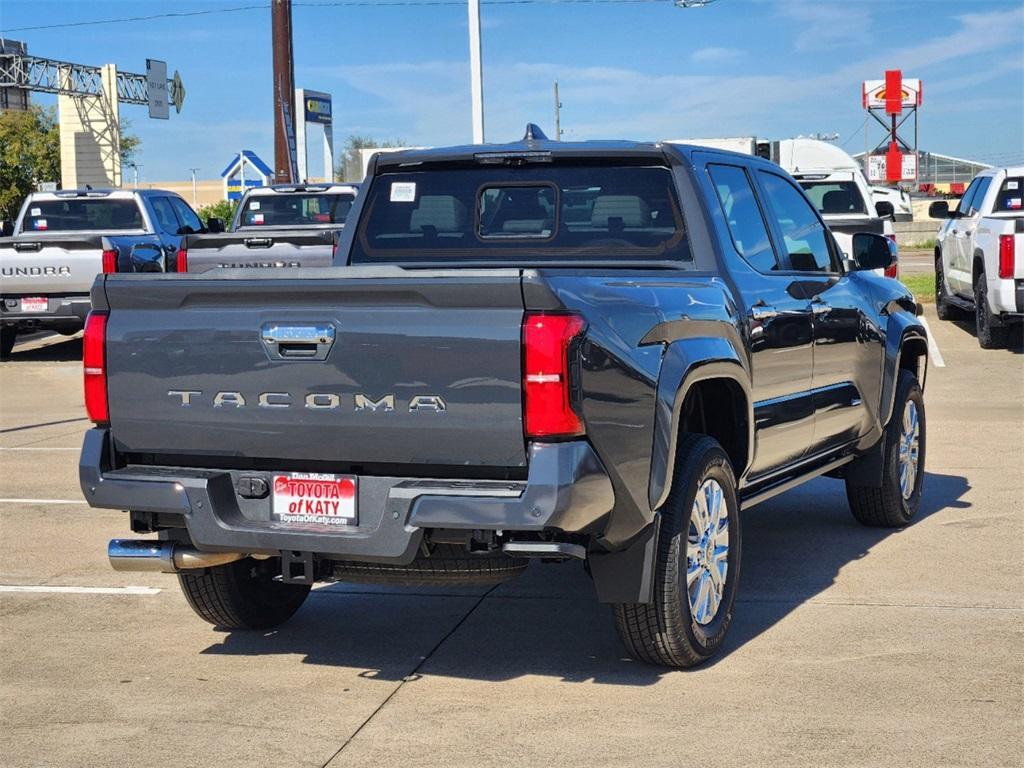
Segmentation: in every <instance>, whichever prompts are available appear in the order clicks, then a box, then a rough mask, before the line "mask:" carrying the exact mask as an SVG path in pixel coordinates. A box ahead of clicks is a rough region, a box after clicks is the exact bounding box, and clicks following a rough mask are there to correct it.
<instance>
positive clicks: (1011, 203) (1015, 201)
mask: <svg viewBox="0 0 1024 768" xmlns="http://www.w3.org/2000/svg"><path fill="white" fill-rule="evenodd" d="M1021 202H1022V200H1021V198H1019V197H1011V198H1009V199H1008V200H1007V201H1006V207H1007V208H1009V209H1011V210H1014V211H1015V210H1017V209H1018V208H1020V207H1021Z"/></svg>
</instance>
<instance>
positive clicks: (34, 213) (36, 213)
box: [29, 208, 43, 216]
mask: <svg viewBox="0 0 1024 768" xmlns="http://www.w3.org/2000/svg"><path fill="white" fill-rule="evenodd" d="M29 215H30V216H42V215H43V209H42V208H33V209H32V210H31V211H29Z"/></svg>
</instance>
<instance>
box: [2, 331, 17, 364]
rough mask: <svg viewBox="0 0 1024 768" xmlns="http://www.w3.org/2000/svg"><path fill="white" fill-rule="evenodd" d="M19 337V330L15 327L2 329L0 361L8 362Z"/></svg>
mask: <svg viewBox="0 0 1024 768" xmlns="http://www.w3.org/2000/svg"><path fill="white" fill-rule="evenodd" d="M17 335H18V329H17V328H15V327H14V326H7V327H5V328H0V360H7V359H8V358H9V357H10V356H11V353H12V352H13V351H14V339H15V338H16V337H17Z"/></svg>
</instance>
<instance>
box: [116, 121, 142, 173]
mask: <svg viewBox="0 0 1024 768" xmlns="http://www.w3.org/2000/svg"><path fill="white" fill-rule="evenodd" d="M131 127H132V124H131V122H130V121H128V120H121V126H120V128H121V169H122V170H121V173H122V175H123V174H124V169H125V168H127V167H128V166H129V165H131V164H132V163H134V162H135V157H136V155H138V154H139V152H140V151H141V150H140V149H139V148H140V147H141V146H142V139H140V138H139V137H138V136H136V135H135V134H134V133H128V129H129V128H131Z"/></svg>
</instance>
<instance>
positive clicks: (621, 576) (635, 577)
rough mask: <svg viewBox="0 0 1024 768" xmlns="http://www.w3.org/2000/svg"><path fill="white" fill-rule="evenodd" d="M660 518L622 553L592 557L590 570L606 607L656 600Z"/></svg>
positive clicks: (594, 555)
mask: <svg viewBox="0 0 1024 768" xmlns="http://www.w3.org/2000/svg"><path fill="white" fill-rule="evenodd" d="M660 520H661V517H660V515H655V516H654V522H653V523H651V524H650V525H649V526H647V529H646V530H645V531H644V532H643V533H641V534H640V535H639V536H638V537H637V538H636V540H635V541H634V542H633V543H632V544H631V545H630V546H629V547H627V548H626V549H623V550H621V551H619V552H601V553H592V554H591V555H590V556H589V557H588V558H587V570H588V571H589V572H590V577H591V578H592V579H593V580H594V587H595V588H596V589H597V599H598V600H599V601H600V602H602V603H649V602H651V601H652V600H653V599H654V589H653V585H654V567H655V561H656V560H657V556H658V529H659V528H660Z"/></svg>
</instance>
